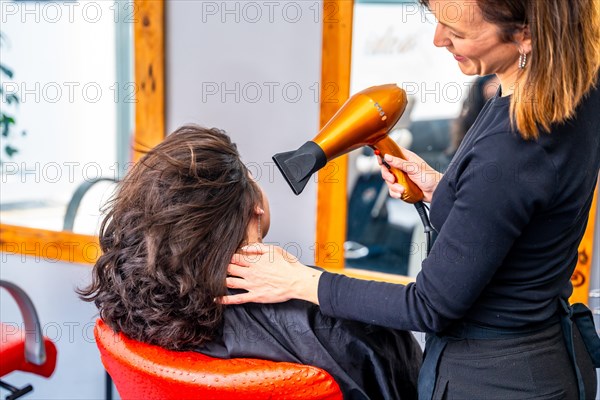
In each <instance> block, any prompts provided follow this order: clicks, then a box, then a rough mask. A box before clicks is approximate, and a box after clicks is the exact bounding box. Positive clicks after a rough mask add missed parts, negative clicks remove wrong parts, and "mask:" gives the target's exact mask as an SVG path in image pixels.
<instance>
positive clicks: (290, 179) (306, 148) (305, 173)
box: [273, 142, 327, 195]
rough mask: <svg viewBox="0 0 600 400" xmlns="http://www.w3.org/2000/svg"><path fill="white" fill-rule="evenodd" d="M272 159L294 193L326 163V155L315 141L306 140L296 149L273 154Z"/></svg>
mask: <svg viewBox="0 0 600 400" xmlns="http://www.w3.org/2000/svg"><path fill="white" fill-rule="evenodd" d="M273 161H275V164H276V165H277V168H279V170H280V171H281V173H282V174H283V177H284V178H285V180H286V181H287V183H288V184H289V185H290V187H291V188H292V190H293V191H294V193H295V194H296V195H299V194H300V193H302V191H303V190H304V187H305V186H306V184H307V183H308V180H309V179H310V177H311V176H312V174H314V173H315V172H317V171H318V170H320V169H321V168H323V167H324V166H325V164H327V156H326V155H325V152H324V151H323V149H321V148H320V147H319V145H317V144H316V143H315V142H306V143H304V144H303V145H302V147H300V148H299V149H298V150H296V151H287V152H285V153H278V154H275V155H274V156H273Z"/></svg>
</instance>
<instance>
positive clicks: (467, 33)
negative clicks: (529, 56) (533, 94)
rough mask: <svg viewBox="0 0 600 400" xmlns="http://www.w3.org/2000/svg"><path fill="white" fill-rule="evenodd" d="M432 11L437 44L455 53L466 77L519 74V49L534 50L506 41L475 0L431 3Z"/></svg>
mask: <svg viewBox="0 0 600 400" xmlns="http://www.w3.org/2000/svg"><path fill="white" fill-rule="evenodd" d="M429 9H430V10H431V12H432V13H433V14H434V16H435V18H436V19H437V27H436V30H435V36H434V38H433V44H434V45H435V46H437V47H445V48H446V49H447V50H448V51H449V52H450V53H452V54H453V56H454V58H455V59H456V61H457V62H458V66H459V67H460V69H461V71H462V72H463V73H464V74H466V75H480V76H482V75H489V74H498V76H499V77H500V79H501V80H502V76H503V75H505V76H511V75H516V73H517V72H518V60H519V55H520V54H519V47H520V46H521V47H522V51H525V52H527V53H528V52H529V51H531V49H527V48H524V47H523V45H524V44H523V43H517V42H516V41H515V42H509V43H506V42H503V41H502V40H501V37H500V31H499V28H498V26H496V25H494V24H492V23H490V22H487V21H486V20H484V18H483V14H482V12H481V9H480V8H479V7H478V6H477V3H476V2H474V1H473V0H470V1H462V0H431V1H430V2H429Z"/></svg>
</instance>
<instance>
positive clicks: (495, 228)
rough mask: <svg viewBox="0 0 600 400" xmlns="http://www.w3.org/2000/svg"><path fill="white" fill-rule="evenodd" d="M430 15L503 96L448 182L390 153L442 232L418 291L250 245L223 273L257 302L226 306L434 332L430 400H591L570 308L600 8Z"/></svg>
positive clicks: (581, 334)
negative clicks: (260, 306) (273, 308)
mask: <svg viewBox="0 0 600 400" xmlns="http://www.w3.org/2000/svg"><path fill="white" fill-rule="evenodd" d="M423 2H424V3H425V5H426V6H427V7H428V8H429V9H430V10H431V12H433V14H434V15H435V17H436V19H437V21H438V22H437V28H436V32H435V37H434V44H435V45H436V46H437V47H443V48H445V49H446V50H448V52H449V53H450V54H448V56H449V57H450V56H452V57H454V58H455V59H456V61H457V63H458V66H459V68H460V69H461V70H462V71H463V72H464V73H465V74H467V75H487V74H496V75H497V77H498V79H499V81H500V84H501V87H500V90H499V91H498V93H497V94H496V96H495V97H494V98H492V99H491V100H490V101H489V102H488V103H487V104H486V106H485V107H484V109H483V110H482V111H481V114H480V115H479V117H478V119H477V121H476V122H475V124H474V125H473V126H472V127H471V129H470V131H469V132H468V133H467V135H466V137H465V139H464V141H463V142H462V144H461V145H460V147H459V149H458V151H457V153H456V155H455V156H454V159H453V160H452V163H451V165H450V166H449V168H448V170H447V172H446V173H445V175H444V176H441V175H439V176H437V175H436V174H435V173H433V171H432V170H431V168H430V167H429V166H428V165H426V164H425V163H424V162H423V161H422V160H421V159H420V158H419V157H417V156H416V155H414V154H413V153H411V152H408V151H407V152H406V153H405V154H406V156H407V161H402V160H400V159H396V158H390V157H389V156H386V160H387V162H388V163H389V164H391V165H392V166H393V167H396V168H399V169H402V170H404V171H405V172H407V174H408V175H409V177H410V178H411V179H412V180H413V181H414V182H415V183H416V184H417V185H419V186H420V188H421V189H422V190H423V192H424V194H425V200H426V201H429V202H431V220H432V223H433V225H434V226H435V227H436V229H437V230H438V232H439V235H438V237H437V240H436V242H435V243H434V245H433V248H432V251H431V254H430V255H429V256H428V257H427V259H425V261H424V262H423V268H422V270H421V272H420V274H419V275H418V276H417V278H416V282H415V283H412V284H408V285H406V286H403V285H397V284H390V283H382V282H372V281H364V280H357V279H352V278H348V277H345V276H343V275H338V274H332V273H328V272H321V271H317V270H314V269H311V268H309V267H305V266H303V265H302V264H300V263H298V262H297V261H295V260H292V259H290V257H286V256H285V254H284V253H283V251H282V250H281V249H279V248H269V247H266V246H261V245H257V246H255V247H253V248H252V249H248V250H247V251H248V253H252V252H253V253H257V254H260V253H266V252H272V253H271V254H264V255H262V256H260V255H259V256H253V257H248V256H244V255H240V256H236V257H234V260H233V264H231V265H230V266H229V273H230V275H231V277H229V278H228V286H229V287H231V288H242V289H245V290H247V291H248V293H243V294H239V295H235V296H227V297H225V298H223V300H222V301H223V302H224V303H226V304H238V303H243V302H281V301H286V300H288V299H291V298H297V299H304V300H308V301H311V302H313V303H316V304H319V305H320V307H321V309H322V311H323V312H324V313H325V314H328V315H331V316H335V317H340V318H347V319H354V320H359V321H364V322H368V323H373V324H379V325H384V326H389V327H393V328H399V329H410V330H416V331H422V332H427V333H430V335H428V339H427V344H426V356H425V361H424V364H423V368H422V370H421V374H420V377H419V394H420V396H419V398H420V399H422V400H426V399H430V398H458V399H476V398H486V399H487V398H502V399H523V398H544V399H576V398H580V399H585V398H590V397H592V398H593V396H594V395H595V393H596V376H595V370H594V366H593V364H594V360H593V359H594V358H597V359H600V348H599V347H600V346H599V347H594V346H598V343H597V341H598V337H597V336H596V334H595V332H594V329H593V325H592V327H591V328H590V327H589V325H588V326H587V328H588V329H580V328H579V327H578V326H577V324H575V323H571V321H572V320H576V318H573V319H571V318H568V316H567V314H566V313H567V312H568V311H572V309H571V308H569V307H568V305H567V303H566V299H568V297H569V295H570V294H571V292H572V286H571V283H570V276H571V274H572V272H573V270H574V268H575V265H576V263H577V247H578V244H579V242H580V240H581V238H582V235H583V233H584V230H585V227H586V224H587V216H588V213H589V210H590V204H591V201H592V195H593V190H594V186H595V184H596V181H597V179H598V172H599V167H600V112H599V110H600V89H599V87H598V86H599V85H600V84H599V79H598V74H599V72H598V70H599V66H600V2H598V1H597V0H574V1H567V0H543V1H542V0H504V1H500V2H499V1H493V0H477V1H475V2H474V1H461V0H453V1H449V0H448V1H442V0H429V1H427V0H424V1H423ZM382 175H383V177H384V179H385V180H386V182H387V183H388V186H389V189H390V194H391V196H392V197H399V195H400V193H402V191H403V188H402V187H400V186H399V185H398V184H395V183H393V180H392V179H393V178H392V175H391V174H390V173H389V172H388V171H387V170H385V168H384V169H382ZM436 176H437V179H436ZM273 253H274V254H275V255H273ZM578 311H581V310H578ZM582 315H585V316H589V314H582ZM584 319H585V318H583V317H582V318H581V319H579V321H582V320H584ZM588 322H589V320H588ZM583 325H584V324H581V327H582V328H583ZM596 362H598V363H599V365H598V366H600V360H596Z"/></svg>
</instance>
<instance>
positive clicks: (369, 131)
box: [273, 84, 423, 203]
mask: <svg viewBox="0 0 600 400" xmlns="http://www.w3.org/2000/svg"><path fill="white" fill-rule="evenodd" d="M407 103H408V101H407V98H406V92H404V90H402V89H401V88H399V87H398V86H396V85H395V84H389V85H381V86H373V87H370V88H368V89H365V90H363V91H361V92H359V93H356V94H355V95H353V96H352V97H350V98H349V99H348V100H347V101H346V102H345V103H344V105H342V108H340V109H339V110H338V112H337V113H336V114H335V115H334V116H333V118H331V119H330V120H329V122H327V124H326V125H325V126H324V127H323V129H321V131H320V132H319V134H318V135H317V136H316V137H315V138H314V139H313V140H312V141H309V142H306V143H305V144H303V145H302V147H300V148H299V149H298V150H296V151H288V152H285V153H278V154H275V155H274V156H273V161H275V164H276V165H277V167H278V168H279V170H280V171H281V173H282V174H283V176H284V177H285V179H286V181H287V182H288V184H289V185H290V187H291V188H292V190H293V191H294V193H295V194H297V195H298V194H300V193H301V192H302V190H304V187H305V186H306V184H307V183H308V180H309V179H310V177H311V176H312V175H313V174H314V173H315V172H317V171H318V170H319V169H321V168H323V167H324V166H325V164H327V162H328V161H330V160H333V159H334V158H336V157H338V156H340V155H342V154H345V153H348V152H350V151H352V150H354V149H357V148H359V147H362V146H369V147H371V148H373V149H374V150H378V151H379V152H380V154H381V155H382V156H383V155H385V154H390V155H392V156H395V157H400V158H405V157H404V155H403V154H402V150H400V147H399V146H398V145H397V144H396V142H394V140H392V139H391V138H390V137H389V136H388V133H389V132H390V130H391V129H392V128H393V127H394V125H395V124H396V122H398V120H399V119H400V117H401V116H402V113H403V112H404V109H405V108H406V104H407ZM391 172H392V173H393V174H394V176H395V177H396V182H398V183H400V184H401V185H402V186H404V187H405V188H406V190H405V191H404V194H403V195H402V200H404V201H406V202H408V203H417V202H419V201H421V200H422V199H423V193H422V192H421V190H420V189H419V188H418V187H417V185H415V184H414V182H413V181H411V180H410V179H408V177H407V176H406V175H405V174H404V172H402V171H400V170H398V169H395V168H392V169H391Z"/></svg>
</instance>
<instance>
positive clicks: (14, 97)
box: [6, 93, 19, 105]
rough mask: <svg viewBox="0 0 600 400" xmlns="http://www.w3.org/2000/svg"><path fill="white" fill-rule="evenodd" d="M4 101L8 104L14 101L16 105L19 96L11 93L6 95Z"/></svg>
mask: <svg viewBox="0 0 600 400" xmlns="http://www.w3.org/2000/svg"><path fill="white" fill-rule="evenodd" d="M6 102H7V103H8V104H12V103H15V104H16V105H18V104H19V97H18V96H17V95H16V94H14V93H11V94H9V95H8V96H6Z"/></svg>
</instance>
